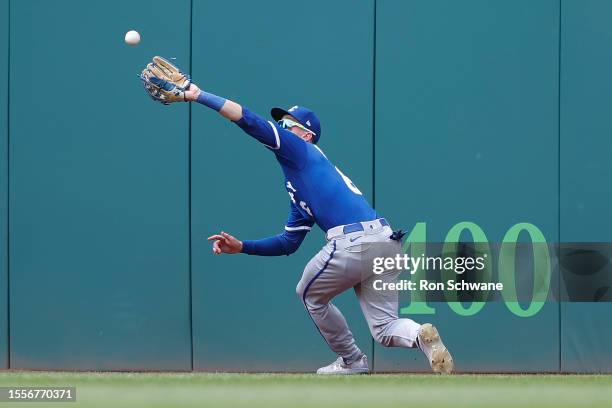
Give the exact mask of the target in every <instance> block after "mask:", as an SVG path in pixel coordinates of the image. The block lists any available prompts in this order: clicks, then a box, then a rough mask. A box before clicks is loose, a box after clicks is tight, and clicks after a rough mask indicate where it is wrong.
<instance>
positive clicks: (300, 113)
mask: <svg viewBox="0 0 612 408" xmlns="http://www.w3.org/2000/svg"><path fill="white" fill-rule="evenodd" d="M270 114H271V115H272V118H273V119H274V120H275V121H277V122H278V121H279V120H281V119H282V118H283V116H285V115H291V116H293V117H294V118H295V119H296V120H297V121H298V122H299V123H300V124H301V125H302V126H304V127H305V128H306V129H308V130H310V131H311V132H312V133H314V136H313V138H312V142H313V143H315V144H316V143H317V142H318V141H319V138H320V137H321V122H319V118H317V115H315V113H314V112H313V111H311V110H310V109H308V108H306V107H304V106H297V105H296V106H294V107H292V108H289V109H287V110H285V109H283V108H272V110H271V111H270Z"/></svg>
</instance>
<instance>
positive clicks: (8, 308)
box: [5, 0, 11, 368]
mask: <svg viewBox="0 0 612 408" xmlns="http://www.w3.org/2000/svg"><path fill="white" fill-rule="evenodd" d="M7 3H8V5H7V7H8V13H7V14H8V24H7V31H8V36H7V42H8V44H7V45H8V46H7V58H6V63H7V70H6V231H5V233H6V345H7V347H6V364H7V368H11V313H10V311H11V296H10V295H11V289H10V280H9V277H10V266H11V262H10V256H11V255H10V242H9V241H10V228H9V225H10V221H11V219H10V216H9V208H10V203H11V201H10V193H11V189H10V182H11V178H10V171H11V166H10V161H9V160H10V146H11V144H10V130H11V124H10V121H11V1H10V0H8V2H7Z"/></svg>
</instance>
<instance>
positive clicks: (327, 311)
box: [296, 241, 369, 374]
mask: <svg viewBox="0 0 612 408" xmlns="http://www.w3.org/2000/svg"><path fill="white" fill-rule="evenodd" d="M342 265H343V254H342V250H341V249H340V248H339V247H338V246H337V245H336V242H335V241H331V242H329V243H328V244H327V245H326V246H325V247H323V249H322V250H321V251H320V252H319V253H318V254H317V255H315V256H314V257H313V258H312V259H311V260H310V262H309V263H308V265H306V268H305V269H304V274H303V275H302V279H301V280H300V282H299V283H298V285H297V288H296V292H297V295H298V296H299V298H300V300H301V301H302V302H303V303H304V306H305V307H306V310H307V311H308V313H309V314H310V317H311V318H312V320H313V322H314V324H315V325H316V327H317V329H318V330H319V332H320V333H321V335H322V336H323V338H324V339H325V341H326V342H327V344H328V345H329V347H330V348H331V349H332V350H333V351H334V352H335V353H336V354H338V356H340V357H339V359H338V360H336V361H335V362H333V363H332V364H330V365H329V366H327V367H323V368H321V369H319V371H317V372H318V373H320V374H358V373H366V372H369V367H368V364H367V358H366V357H365V355H364V353H363V352H362V351H361V350H360V349H359V347H357V345H356V343H355V338H354V337H353V333H351V331H350V329H349V327H348V324H347V322H346V319H345V318H344V316H343V315H342V313H341V312H340V310H338V308H337V307H336V306H334V305H333V304H332V303H331V300H332V299H333V298H334V297H335V296H337V295H338V294H340V293H342V292H344V291H345V290H347V289H350V288H352V287H353V286H354V285H355V284H356V283H357V282H358V281H359V276H358V275H355V276H352V277H351V276H349V275H348V274H346V273H343V269H344V268H343V267H342Z"/></svg>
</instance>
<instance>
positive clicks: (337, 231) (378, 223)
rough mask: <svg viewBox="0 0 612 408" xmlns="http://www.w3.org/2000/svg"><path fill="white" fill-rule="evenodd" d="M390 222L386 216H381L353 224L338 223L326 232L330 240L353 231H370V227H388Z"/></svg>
mask: <svg viewBox="0 0 612 408" xmlns="http://www.w3.org/2000/svg"><path fill="white" fill-rule="evenodd" d="M388 226H389V222H387V220H386V219H384V218H379V219H377V220H373V221H364V222H356V223H353V224H347V225H338V226H337V227H334V228H330V229H329V230H327V234H325V236H326V238H327V240H328V241H329V240H330V239H332V238H336V237H338V236H340V235H346V234H350V233H351V232H358V231H368V230H369V229H374V228H378V227H388Z"/></svg>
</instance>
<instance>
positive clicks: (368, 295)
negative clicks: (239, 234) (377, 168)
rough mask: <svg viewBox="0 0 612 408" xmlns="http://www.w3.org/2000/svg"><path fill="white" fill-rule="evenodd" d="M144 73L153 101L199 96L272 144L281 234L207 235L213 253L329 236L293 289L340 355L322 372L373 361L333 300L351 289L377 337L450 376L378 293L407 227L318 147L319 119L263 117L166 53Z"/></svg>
mask: <svg viewBox="0 0 612 408" xmlns="http://www.w3.org/2000/svg"><path fill="white" fill-rule="evenodd" d="M141 78H142V80H143V82H144V85H145V88H146V89H147V91H148V92H149V94H150V95H151V96H152V97H153V98H154V99H155V100H157V101H159V102H162V103H165V104H168V103H172V102H179V101H188V102H197V103H199V104H202V105H204V106H207V107H209V108H211V109H214V110H216V111H217V112H219V113H220V114H221V116H223V117H225V118H227V119H229V120H230V121H232V122H234V123H235V124H236V125H238V126H239V127H240V128H241V129H242V130H243V131H244V132H246V133H247V134H249V135H250V136H252V137H254V138H255V139H257V140H258V141H259V142H260V143H261V144H263V146H264V147H265V148H267V149H268V150H270V152H271V153H272V154H274V157H275V158H276V160H277V161H278V163H279V164H280V166H281V169H282V171H283V173H284V175H285V188H286V189H287V193H288V194H289V206H290V210H289V216H288V218H287V222H286V224H285V228H284V231H283V232H282V233H280V234H278V235H276V236H272V237H268V238H263V239H258V240H244V241H241V240H238V239H237V238H235V237H233V236H232V235H230V234H228V233H227V232H223V231H222V232H220V233H219V234H215V235H213V236H211V237H209V238H208V240H210V241H212V242H213V245H212V250H213V252H214V253H215V254H238V253H244V254H249V255H261V256H279V255H290V254H292V253H294V252H295V251H296V250H297V249H298V247H299V246H300V244H301V243H302V241H303V240H304V237H305V236H306V234H307V233H308V231H310V229H311V228H312V226H313V225H314V224H317V225H318V226H319V227H320V228H321V229H322V230H323V231H324V232H325V233H326V239H327V243H326V244H325V245H324V246H323V248H322V249H321V251H319V253H318V254H316V255H315V256H314V257H313V258H312V259H311V260H310V262H308V264H307V265H306V267H305V268H304V272H303V274H302V278H301V280H300V281H299V283H298V285H297V289H296V291H297V295H298V297H299V298H300V300H301V301H302V302H303V303H304V306H305V308H306V310H307V311H308V313H309V314H310V317H311V318H312V320H313V322H314V324H315V326H316V327H317V329H318V330H319V332H320V333H321V335H322V336H323V338H324V339H325V341H326V342H327V344H328V345H329V347H330V348H331V349H332V350H333V351H334V352H335V353H336V354H337V355H338V359H337V360H335V361H334V362H332V363H331V364H329V365H327V366H325V367H321V368H319V369H318V370H317V374H363V373H369V372H370V368H369V366H368V360H367V357H366V355H365V354H364V353H363V351H362V350H361V349H360V348H359V347H358V346H357V344H356V343H355V339H354V337H353V334H352V333H351V331H350V330H349V327H348V325H347V322H346V320H345V319H344V316H343V315H342V313H341V312H340V310H338V308H337V307H336V306H334V305H333V304H332V303H331V301H332V299H333V298H334V297H335V296H337V295H339V294H340V293H342V292H344V291H346V290H348V289H350V288H353V289H354V290H355V293H356V295H357V297H358V298H359V303H360V305H361V309H362V312H363V314H364V316H365V318H366V320H367V323H368V326H369V328H370V331H371V333H372V336H373V337H374V339H375V340H376V341H377V342H379V343H380V344H382V345H383V346H387V347H406V348H414V347H418V348H419V349H420V350H422V351H423V353H424V354H425V355H426V357H427V359H428V361H429V363H430V365H431V368H432V370H433V371H434V372H438V373H450V372H452V370H453V359H452V357H451V355H450V353H449V352H448V350H447V349H446V347H445V346H444V344H443V343H442V340H441V339H440V336H439V334H438V331H437V330H436V328H435V327H434V326H432V325H431V324H429V323H427V324H423V325H420V324H418V323H416V322H414V321H413V320H411V319H399V318H398V314H397V309H398V296H397V292H396V291H377V290H375V289H374V285H373V282H374V280H375V279H383V280H387V281H392V280H394V279H395V278H396V277H397V274H398V271H392V272H391V273H388V274H382V275H374V274H373V272H372V265H373V264H372V262H373V259H374V258H377V257H394V256H395V255H396V254H398V253H399V252H400V250H401V243H400V241H401V235H402V234H401V232H400V233H394V232H393V231H392V229H391V227H390V225H389V222H388V221H387V220H386V219H385V218H382V217H380V216H379V215H378V214H377V213H376V211H375V210H374V209H373V208H372V207H371V206H370V204H368V202H367V201H366V199H365V198H364V197H363V194H362V193H361V191H359V189H358V188H357V187H356V186H355V184H353V182H352V181H351V180H350V179H349V178H348V177H347V176H346V175H345V174H344V173H342V171H340V169H338V168H337V167H336V166H334V164H333V163H332V162H331V161H330V160H329V159H328V158H327V156H326V155H325V154H324V153H323V151H322V150H321V149H320V148H319V147H318V146H317V142H318V141H319V140H320V138H321V125H320V123H319V119H318V118H317V116H316V115H315V113H314V112H313V111H311V110H310V109H308V108H306V107H303V106H294V107H292V108H290V109H287V110H285V109H282V108H274V109H272V111H271V116H272V119H273V120H267V119H264V118H262V117H261V116H259V115H257V114H255V113H254V112H251V111H250V110H249V109H247V108H245V107H243V106H241V105H239V104H238V103H236V102H233V101H231V100H228V99H225V98H222V97H220V96H217V95H214V94H211V93H208V92H206V91H204V90H201V89H200V88H198V87H197V86H196V85H195V84H193V83H191V82H190V80H189V78H188V77H186V76H185V75H184V74H182V73H181V72H180V71H179V70H178V69H177V68H176V67H174V66H173V65H172V64H170V63H169V62H168V61H166V60H164V59H163V58H160V57H155V58H154V60H153V62H152V63H151V64H149V65H148V66H147V68H145V70H144V71H143V73H142V75H141Z"/></svg>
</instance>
